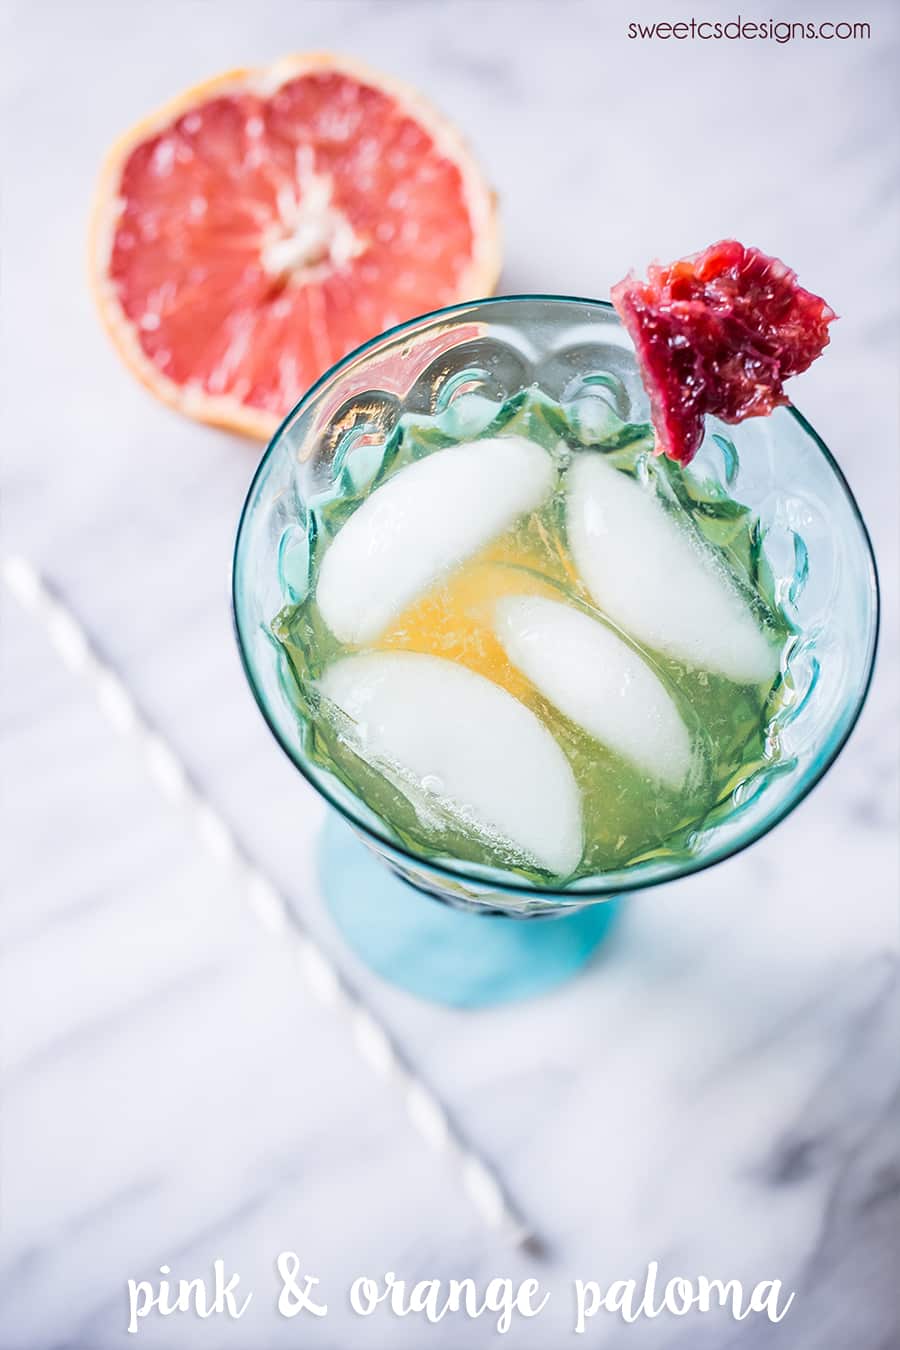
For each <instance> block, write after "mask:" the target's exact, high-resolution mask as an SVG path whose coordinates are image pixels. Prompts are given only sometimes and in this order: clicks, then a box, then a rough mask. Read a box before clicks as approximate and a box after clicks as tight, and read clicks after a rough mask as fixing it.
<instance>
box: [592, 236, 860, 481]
mask: <svg viewBox="0 0 900 1350" xmlns="http://www.w3.org/2000/svg"><path fill="white" fill-rule="evenodd" d="M611 295H612V302H613V304H614V305H615V307H616V310H617V311H618V313H619V316H620V317H621V319H622V322H623V323H624V325H625V327H626V328H627V329H628V332H629V334H630V336H631V338H632V340H633V341H634V345H635V348H636V351H637V357H638V365H639V366H640V371H641V376H642V379H643V382H644V388H645V389H646V390H647V394H648V396H649V398H650V408H651V415H652V418H653V427H654V430H655V431H656V442H657V452H658V453H664V454H666V455H668V456H669V457H670V459H675V460H679V461H680V462H681V463H682V464H687V463H689V462H690V460H692V459H693V457H694V455H695V454H696V453H697V450H698V449H699V447H700V443H701V441H702V440H703V431H704V423H703V419H704V416H705V414H707V413H712V414H714V415H715V416H716V417H719V418H721V419H722V421H723V422H742V421H743V420H744V418H745V417H762V416H764V415H765V414H766V413H770V412H771V411H772V409H773V408H775V407H777V406H778V405H779V404H783V403H787V401H788V399H787V395H786V394H785V392H784V381H785V380H786V379H789V378H790V376H792V375H799V374H800V373H801V372H802V371H804V370H806V369H807V367H808V366H810V365H811V364H812V362H813V361H815V359H816V358H817V357H818V356H820V355H821V354H822V351H823V349H824V348H825V346H826V345H827V343H828V325H829V324H830V323H831V322H832V320H833V319H834V317H835V315H834V310H833V309H832V308H831V307H830V306H829V305H827V304H826V303H825V301H824V300H822V299H821V297H820V296H818V295H813V293H812V292H811V291H806V290H804V289H803V287H802V286H800V285H799V284H798V282H797V275H796V273H795V272H792V271H791V269H790V268H789V267H786V266H785V264H784V263H783V262H781V261H780V259H778V258H770V257H767V255H766V254H765V253H761V252H760V250H759V249H757V248H746V247H745V246H744V245H743V244H739V243H738V241H737V240H736V239H723V240H722V241H721V242H720V243H718V244H712V245H711V246H710V247H709V248H707V249H704V250H703V251H702V252H701V253H695V254H694V255H693V256H692V257H689V258H681V259H680V260H679V261H678V262H674V263H670V264H669V265H668V266H661V265H660V264H658V263H655V264H653V265H652V266H651V267H650V268H649V270H648V274H647V280H646V281H643V280H641V279H640V278H638V277H634V276H628V277H626V278H625V279H624V280H623V281H620V282H619V283H618V284H617V285H615V286H613V288H612V292H611Z"/></svg>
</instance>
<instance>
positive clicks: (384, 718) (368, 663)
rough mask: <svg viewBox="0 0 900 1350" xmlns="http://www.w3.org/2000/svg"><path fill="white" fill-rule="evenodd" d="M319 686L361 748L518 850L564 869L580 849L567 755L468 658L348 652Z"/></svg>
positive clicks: (540, 863)
mask: <svg viewBox="0 0 900 1350" xmlns="http://www.w3.org/2000/svg"><path fill="white" fill-rule="evenodd" d="M319 688H320V690H321V692H322V694H323V695H324V696H325V698H326V699H328V700H330V702H331V703H332V704H334V705H335V706H336V707H337V708H339V709H341V711H342V712H343V713H344V714H345V715H346V716H347V717H349V718H351V719H352V721H353V722H354V723H355V724H356V726H355V728H354V732H353V748H354V750H355V751H356V753H357V754H359V755H360V756H361V757H362V758H364V759H365V760H366V761H367V762H371V763H374V764H375V766H376V767H378V764H379V762H381V763H384V762H387V764H389V765H391V766H395V767H396V768H399V769H400V770H401V771H402V772H403V773H405V774H407V775H409V776H410V778H411V780H412V782H413V783H414V785H415V787H416V788H417V789H421V790H422V791H424V792H428V793H430V794H432V795H433V796H434V795H437V796H439V797H440V799H441V802H442V804H443V805H444V806H445V807H446V808H447V809H449V810H450V811H451V812H452V813H453V815H454V816H455V817H456V818H457V819H459V820H461V821H463V822H464V823H465V822H466V820H467V819H471V820H472V821H474V823H475V825H476V826H477V827H478V828H479V830H480V831H481V832H482V833H484V834H487V835H490V836H493V837H495V838H498V839H499V840H500V841H502V842H503V843H504V844H506V845H508V846H510V847H511V848H512V849H513V850H514V851H515V852H516V853H518V854H519V856H521V857H524V858H525V859H529V860H531V861H532V862H535V863H537V864H538V866H540V867H543V868H546V869H547V870H548V871H550V872H553V873H554V874H556V875H559V876H566V875H568V874H569V873H570V872H572V871H573V870H574V868H575V866H576V865H577V863H578V860H579V858H580V857H581V850H582V835H581V801H580V796H579V792H578V788H577V787H576V785H575V776H574V774H573V772H572V769H571V767H570V765H569V761H568V760H567V759H566V756H565V755H564V754H563V752H562V750H561V749H560V747H559V745H557V743H556V741H555V740H554V738H553V736H552V735H551V734H550V732H549V731H548V730H547V729H546V727H545V726H543V724H542V723H541V722H540V721H539V720H538V718H537V717H536V716H535V715H534V713H533V712H531V711H530V709H528V708H526V707H525V705H524V704H523V703H520V702H519V701H518V699H515V698H513V696H512V694H508V693H507V692H506V690H505V689H501V688H500V686H499V685H496V684H493V683H492V682H491V681H490V680H487V679H485V678H484V676H483V675H476V674H475V672H474V671H471V670H468V669H467V668H466V667H465V666H459V665H456V664H455V663H454V662H452V661H445V660H444V659H443V658H441V657H438V656H425V655H422V654H421V653H417V652H367V653H363V654H360V655H358V656H347V657H344V658H342V659H341V660H339V661H337V662H335V664H334V665H332V666H330V667H329V668H328V670H326V671H325V673H324V675H323V676H322V678H321V680H320V681H319Z"/></svg>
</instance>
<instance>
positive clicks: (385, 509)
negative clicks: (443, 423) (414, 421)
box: [316, 436, 556, 643]
mask: <svg viewBox="0 0 900 1350" xmlns="http://www.w3.org/2000/svg"><path fill="white" fill-rule="evenodd" d="M555 482H556V470H555V468H554V465H553V461H552V460H551V458H550V456H549V455H548V454H547V452H546V451H545V450H543V449H541V447H540V446H539V445H535V444H534V442H532V441H527V440H525V439H524V438H523V437H521V436H500V437H494V438H489V439H487V440H483V441H468V442H465V443H463V444H460V445H453V446H448V447H447V448H446V449H445V450H437V451H435V452H434V453H433V454H431V455H428V456H427V457H426V458H425V459H420V460H417V461H416V462H415V463H413V464H408V465H406V466H405V467H404V468H402V469H400V470H398V472H397V473H395V474H394V475H393V477H391V478H389V479H388V480H387V482H386V483H384V484H382V486H381V487H379V488H377V489H376V490H375V492H373V493H372V495H371V496H370V497H367V498H366V500H365V501H364V502H363V503H362V505H361V506H359V507H358V508H357V510H356V511H354V513H353V515H352V516H351V517H350V519H349V520H348V521H347V523H346V524H345V525H344V527H343V529H341V530H340V531H339V532H338V534H337V535H336V537H335V538H334V540H333V541H332V543H331V545H330V547H329V548H328V550H327V552H326V553H325V556H324V558H323V559H322V565H321V569H320V572H319V582H318V588H317V591H316V599H317V602H318V605H319V610H320V612H321V614H322V617H323V618H324V620H325V622H326V623H327V624H328V627H329V628H330V629H331V631H332V633H334V635H335V637H336V638H338V640H339V641H341V642H347V643H363V642H371V641H373V639H375V638H377V637H378V635H379V634H380V633H382V632H383V631H384V629H385V628H386V627H387V626H388V625H389V624H390V621H391V619H392V617H393V616H394V615H396V614H399V613H400V612H401V611H402V610H403V609H405V607H406V606H407V605H408V604H410V603H411V601H413V600H415V599H416V597H417V596H418V595H420V594H421V593H422V592H423V591H426V590H427V589H428V588H429V587H430V586H431V585H432V584H433V583H434V582H435V581H437V580H438V578H439V577H441V576H442V575H443V574H444V573H445V572H447V571H449V570H450V569H451V568H452V567H454V566H456V565H457V564H459V563H461V562H463V561H464V560H465V559H466V558H468V557H470V556H471V555H472V554H473V553H476V552H477V551H478V550H479V549H480V548H482V547H483V546H484V545H485V544H488V543H489V542H490V541H491V539H493V538H495V537H496V536H497V535H498V534H502V533H503V531H504V530H506V529H508V528H509V527H510V526H511V525H512V524H514V522H515V521H516V520H517V519H518V517H519V516H521V515H523V514H524V513H525V512H527V511H531V510H534V509H535V508H536V507H538V506H540V505H541V503H542V502H543V501H544V500H545V498H547V497H548V496H549V495H550V493H551V492H552V491H553V488H554V485H555Z"/></svg>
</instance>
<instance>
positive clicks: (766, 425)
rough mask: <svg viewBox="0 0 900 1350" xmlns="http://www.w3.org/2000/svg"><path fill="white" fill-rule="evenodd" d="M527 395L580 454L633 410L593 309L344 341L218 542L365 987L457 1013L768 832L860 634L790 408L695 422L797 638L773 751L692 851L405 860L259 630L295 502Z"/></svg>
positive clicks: (856, 670) (847, 670) (832, 749)
mask: <svg viewBox="0 0 900 1350" xmlns="http://www.w3.org/2000/svg"><path fill="white" fill-rule="evenodd" d="M533 387H537V388H538V389H539V390H541V391H543V392H544V393H545V394H547V395H548V396H549V397H551V398H553V399H555V400H557V401H558V402H560V403H562V404H563V405H565V406H566V408H567V410H568V411H569V413H570V421H571V422H572V424H574V425H577V426H579V427H581V428H583V429H584V430H583V438H584V440H585V441H586V443H590V440H591V435H592V431H591V428H602V427H603V426H604V425H605V424H607V425H608V422H609V418H610V415H614V416H616V417H620V418H623V419H625V420H626V421H631V422H635V421H643V420H645V419H646V418H647V415H648V413H647V402H646V397H645V394H644V391H643V389H642V386H641V383H640V380H639V378H638V374H637V369H636V365H635V360H634V354H633V350H632V348H631V345H630V342H629V340H628V338H627V336H626V334H625V332H624V330H623V328H622V326H621V325H620V323H619V320H618V318H617V316H616V314H615V312H614V310H613V309H612V307H611V306H610V305H608V304H606V303H604V302H602V301H597V300H583V299H577V298H571V297H564V296H542V295H529V296H506V297H501V298H497V299H491V300H481V301H476V302H472V303H467V304H462V305H455V306H453V307H451V308H449V309H444V310H439V311H436V312H435V313H432V314H426V315H424V316H422V317H421V318H418V319H414V320H412V321H411V322H409V323H406V324H403V325H401V326H399V327H397V328H394V329H392V330H390V331H389V332H387V333H384V334H382V335H381V336H380V337H377V338H375V339H373V340H372V341H371V342H369V343H367V344H366V345H365V346H363V347H360V348H359V349H358V350H357V351H355V352H353V353H351V354H350V355H349V356H347V357H346V358H345V359H344V360H342V361H340V362H339V363H338V364H337V365H336V366H334V367H333V368H332V369H331V370H330V371H328V372H327V373H326V374H325V375H323V376H322V378H321V379H320V380H319V381H318V382H317V383H316V384H315V385H313V387H312V388H311V389H310V390H309V391H308V392H307V393H306V394H305V395H304V397H303V398H302V399H301V400H300V402H299V403H298V404H297V406H296V407H295V408H294V410H293V411H292V412H291V413H290V414H289V416H288V417H287V418H286V419H285V421H284V422H283V423H282V425H281V427H280V428H279V430H278V432H277V433H276V435H275V436H274V438H273V439H272V441H271V443H270V445H269V447H268V449H267V450H266V452H265V454H264V455H263V458H262V460H261V462H260V465H259V467H258V469H257V471H256V474H255V476H254V479H253V482H252V484H251V486H250V490H249V492H248V495H247V500H246V502H245V505H244V509H243V513H242V515H241V520H240V524H239V527H238V534H237V543H236V546H235V555H234V573H233V599H234V616H235V626H236V631H237V638H238V644H239V647H240V652H241V658H242V661H243V664H244V669H245V671H246V674H247V678H248V680H249V682H250V687H251V689H252V690H253V694H254V697H255V698H256V701H257V703H258V705H259V707H260V710H261V711H262V714H263V716H264V717H265V719H266V721H267V723H268V725H269V727H270V729H271V731H272V732H273V734H274V735H275V737H276V739H277V740H278V742H279V744H280V745H281V747H282V749H283V750H284V751H285V752H286V753H287V755H288V756H289V757H290V758H291V760H292V761H293V762H294V764H295V765H296V767H297V768H298V769H299V770H300V772H301V773H302V774H303V775H304V777H305V778H306V779H307V781H308V782H309V783H310V784H311V785H312V786H313V787H314V788H315V790H316V791H317V792H318V793H320V794H321V796H322V797H323V798H324V799H325V801H326V802H327V803H328V804H329V806H330V807H331V808H332V810H331V811H330V813H329V818H328V820H327V823H326V826H325V829H324V831H323V835H322V839H321V845H320V858H319V876H320V882H321V891H322V895H323V896H324V899H325V902H326V904H327V905H328V907H329V908H330V910H331V913H332V915H333V917H334V919H335V920H336V922H337V924H338V926H339V928H340V929H341V931H342V933H343V935H344V937H345V939H346V940H347V942H348V943H349V944H350V946H351V947H352V948H353V949H354V950H355V951H356V952H357V954H358V955H360V956H361V957H362V959H363V960H364V961H366V962H367V963H368V964H369V965H370V966H372V967H373V968H374V969H375V970H377V971H378V972H379V973H380V974H382V975H383V976H385V977H386V978H387V979H389V980H391V981H393V982H394V983H396V984H399V985H402V986H403V987H405V988H407V989H409V990H411V991H413V992H415V993H417V994H420V995H422V996H425V997H429V998H433V999H436V1000H439V1001H444V1002H448V1003H452V1004H456V1005H463V1006H475V1005H482V1004H487V1003H494V1002H500V1001H504V1000H506V999H512V998H518V997H523V996H525V995H529V994H533V993H537V992H538V991H540V990H543V989H546V988H549V987H550V986H552V985H553V984H556V983H558V982H559V981H560V980H562V979H564V978H566V977H567V976H569V975H570V974H572V973H573V972H574V971H575V970H576V969H578V967H579V966H581V965H582V964H583V963H584V962H585V961H587V960H588V958H589V957H590V955H591V954H592V952H593V951H594V950H595V948H596V947H597V946H598V944H599V943H601V942H602V941H603V939H604V937H605V935H606V933H607V931H608V929H609V926H610V923H611V921H612V919H613V916H614V913H615V910H616V906H617V904H621V903H622V899H623V897H624V896H626V895H627V893H628V892H630V891H634V890H638V889H641V888H645V887H649V886H658V885H661V884H663V883H665V882H668V881H672V880H675V879H677V878H680V877H684V876H687V875H689V874H690V873H693V872H698V871H700V870H701V869H703V868H706V867H709V866H711V865H712V864H713V863H718V862H721V861H723V860H724V859H726V858H728V857H730V856H732V855H734V854H736V853H738V852H740V850H742V849H744V848H746V847H747V846H748V845H750V844H752V843H754V841H756V840H758V839H760V838H761V837H762V836H763V835H765V834H767V833H768V831H769V830H771V829H772V828H773V827H774V826H775V825H777V824H778V823H779V822H780V821H781V820H783V819H784V818H785V816H787V815H788V814H789V812H790V811H791V810H792V809H793V808H794V807H795V806H796V805H797V804H798V803H799V802H801V801H802V800H803V798H804V797H805V796H806V795H807V794H808V793H809V792H810V791H811V789H812V788H813V787H814V786H815V784H816V783H817V782H818V781H819V779H820V778H821V777H822V775H823V774H824V773H825V772H826V770H827V769H828V768H829V767H830V765H831V764H832V763H833V762H834V760H835V759H836V757H837V755H838V753H839V752H840V750H841V748H842V747H843V745H844V743H845V742H846V740H847V738H848V736H849V735H850V733H851V731H852V729H853V726H854V724H855V722H856V720H857V718H858V716H859V713H860V711H861V709H862V706H863V703H864V701H865V698H866V694H867V691H868V688H869V683H870V680H871V675H872V667H873V662H874V656H875V648H876V642H877V632H878V582H877V574H876V569H875V561H874V557H873V554H872V548H871V544H870V541H869V537H868V534H867V532H866V528H865V525H864V524H863V521H862V518H861V516H860V513H859V509H858V507H857V505H856V502H855V501H854V498H853V495H852V493H851V491H850V488H849V487H848V485H847V482H846V480H845V478H844V476H843V474H842V473H841V470H840V469H839V467H838V465H837V463H836V461H835V460H834V458H833V456H832V455H831V453H830V451H829V450H828V449H827V447H826V446H825V444H824V443H823V441H822V440H821V439H820V437H819V436H818V435H817V433H816V432H815V431H814V430H813V428H812V427H811V426H810V425H809V423H808V422H807V421H806V420H805V419H804V418H803V417H802V416H801V415H800V413H798V412H797V411H796V409H794V408H793V407H784V408H779V409H778V410H776V412H775V413H774V414H773V415H772V416H770V417H767V418H759V419H753V420H749V421H746V422H744V423H742V424H741V425H740V426H738V427H724V426H716V425H712V426H711V427H710V429H709V432H708V434H707V437H706V440H705V442H704V445H703V447H702V448H701V451H700V453H699V454H698V456H697V458H696V460H695V461H694V462H693V464H692V465H691V468H690V472H691V473H693V474H695V475H698V476H700V477H704V478H707V479H709V478H712V479H717V480H718V481H720V482H721V483H723V484H727V488H728V491H729V493H730V494H731V495H732V496H733V497H735V498H736V499H737V500H739V501H741V502H742V503H744V504H745V505H747V506H748V507H749V508H750V509H751V510H752V512H753V514H754V515H755V516H756V517H757V518H758V520H759V528H760V531H761V538H762V541H763V543H762V548H763V551H764V554H765V558H766V561H767V563H768V566H769V567H770V569H771V571H772V573H773V575H774V578H775V585H776V593H777V595H778V598H779V601H780V603H781V605H782V606H783V608H784V610H785V612H786V614H787V615H788V617H789V619H790V620H791V623H792V625H793V627H794V628H795V630H796V637H795V638H794V639H793V640H792V642H791V643H790V644H789V649H788V652H787V655H786V658H785V661H784V662H783V679H784V681H785V697H784V699H783V702H782V706H781V708H780V710H779V713H778V714H777V718H778V725H777V733H778V742H779V753H778V755H777V757H773V759H772V762H771V763H770V764H769V765H767V766H766V767H765V768H764V769H763V770H761V771H759V772H757V773H756V774H755V775H754V776H753V777H752V778H751V779H750V780H749V781H746V782H744V783H743V784H742V785H741V786H740V788H739V789H738V790H737V791H736V792H735V793H734V795H733V798H732V799H731V800H730V801H729V803H728V806H727V809H726V810H719V811H717V812H716V813H714V814H713V816H711V817H710V819H708V820H707V821H705V822H704V823H703V824H701V825H700V826H699V827H698V829H697V830H696V831H695V834H694V837H693V839H692V843H691V847H690V849H689V850H688V851H685V852H682V853H681V854H679V855H677V856H671V857H656V858H650V859H647V860H645V861H643V862H638V863H636V864H633V865H631V866H628V867H626V868H621V869H619V870H616V871H610V872H605V873H603V874H600V875H597V876H592V877H582V878H580V879H578V880H577V881H575V882H573V883H571V884H568V885H557V886H550V887H540V886H538V885H536V884H531V883H529V882H528V881H527V880H524V879H523V878H522V877H520V876H517V875H516V874H514V873H511V872H508V871H505V870H504V869H502V868H500V867H488V866H475V865H473V864H472V863H463V862H460V861H458V860H456V859H454V858H451V857H443V856H430V855H427V854H426V853H425V852H424V851H423V852H421V853H416V852H412V851H411V850H410V849H409V847H407V846H406V845H405V844H404V843H403V842H402V841H401V840H400V839H398V838H397V837H396V836H394V835H393V834H392V831H391V829H390V827H389V826H387V825H386V824H385V823H384V822H383V821H382V820H381V819H380V818H379V817H378V816H377V815H376V814H375V812H374V811H373V810H372V809H371V807H370V806H369V805H368V804H367V803H366V801H364V800H363V799H362V798H361V797H360V796H358V795H357V794H356V793H354V792H353V791H351V790H350V789H349V788H348V787H347V786H346V785H345V784H344V783H343V782H341V781H339V780H338V779H337V778H336V777H335V776H334V775H332V774H330V773H329V772H328V771H326V770H325V769H323V768H322V767H321V766H320V765H319V764H318V763H316V762H315V761H314V760H313V759H312V758H311V757H310V755H309V754H308V753H307V749H306V745H307V743H308V737H307V735H306V731H307V728H306V727H305V725H304V723H303V720H302V718H301V716H300V714H299V713H298V709H297V704H296V701H295V700H294V698H293V697H292V683H291V675H290V673H289V671H288V669H287V665H286V660H285V655H284V652H283V649H282V648H281V647H280V646H279V645H278V644H277V642H276V641H275V640H274V638H273V636H272V631H271V624H272V620H273V618H274V616H275V615H276V614H277V612H278V611H279V610H280V609H281V607H282V606H283V605H284V604H285V603H288V602H289V601H291V600H295V599H297V588H298V587H302V585H303V584H304V582H303V578H304V576H305V575H306V570H307V568H308V558H309V549H308V544H309V541H308V538H307V525H308V521H309V519H310V515H309V508H310V505H311V504H312V503H314V502H315V501H316V500H317V499H321V498H322V497H323V495H327V494H328V493H330V492H334V491H335V488H336V485H337V484H338V483H339V479H340V476H341V475H347V474H350V475H351V476H352V475H353V474H354V472H356V471H357V470H362V469H364V468H365V466H366V465H367V464H371V462H372V458H373V457H375V458H377V456H378V455H379V453H380V449H381V447H382V446H383V445H384V443H385V441H386V439H387V438H388V437H389V436H390V435H391V433H392V431H393V430H394V428H395V427H396V426H397V424H398V422H399V420H400V419H401V418H402V417H405V416H406V417H408V416H410V415H413V416H416V415H417V416H423V417H434V416H440V417H443V418H444V419H445V424H446V422H447V420H448V419H449V420H450V421H452V423H453V425H454V427H455V428H456V430H457V432H458V434H460V435H466V434H468V435H470V436H472V437H475V436H477V435H478V434H479V432H480V431H481V430H482V429H483V428H484V427H485V426H486V425H487V424H488V423H489V422H490V421H491V419H492V418H493V417H494V415H495V414H496V411H497V409H498V407H500V406H501V405H502V404H504V403H505V402H506V400H508V399H509V398H511V397H512V396H514V395H515V394H517V393H519V392H521V391H523V390H526V389H530V388H533ZM625 565H627V560H626V563H625ZM447 715H448V716H452V710H449V709H448V714H447ZM460 734H463V735H464V734H465V729H464V728H461V730H460ZM301 809H302V806H301V805H300V803H299V802H298V810H301ZM435 901H437V902H439V903H435ZM538 920H540V922H538Z"/></svg>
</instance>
